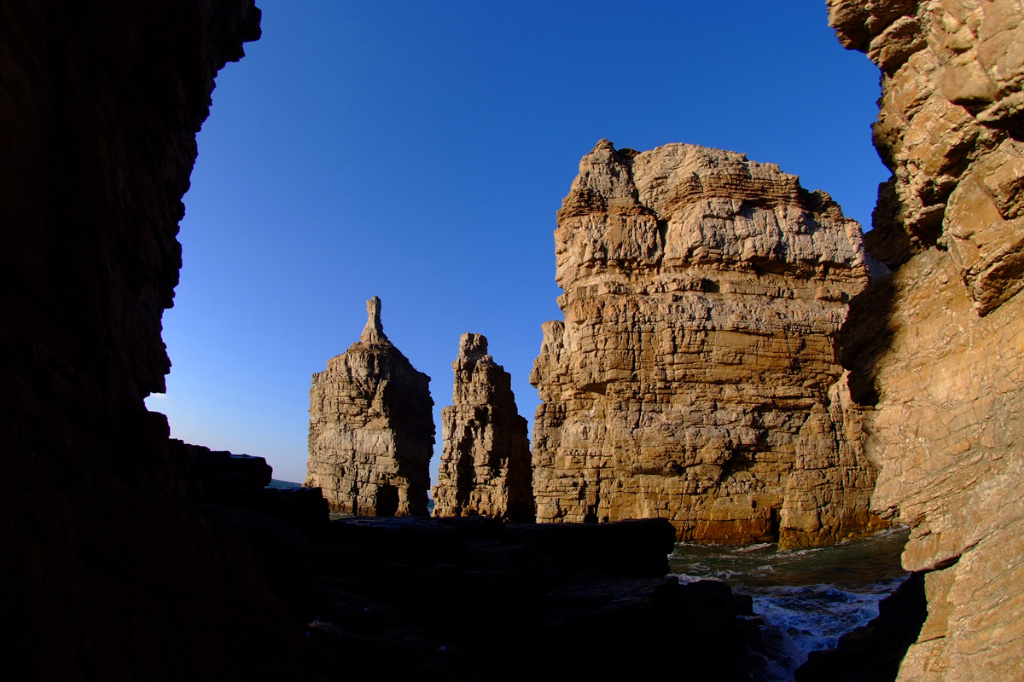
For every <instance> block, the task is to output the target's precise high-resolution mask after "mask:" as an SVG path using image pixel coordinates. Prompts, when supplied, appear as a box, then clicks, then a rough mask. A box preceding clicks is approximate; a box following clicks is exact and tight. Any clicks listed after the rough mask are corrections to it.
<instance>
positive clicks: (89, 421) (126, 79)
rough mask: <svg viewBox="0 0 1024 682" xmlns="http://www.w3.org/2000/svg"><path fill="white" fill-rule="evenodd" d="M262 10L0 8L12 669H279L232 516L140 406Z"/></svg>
mask: <svg viewBox="0 0 1024 682" xmlns="http://www.w3.org/2000/svg"><path fill="white" fill-rule="evenodd" d="M259 20H260V11H259V10H258V9H256V8H255V6H254V4H253V2H252V0H212V1H210V0H207V1H199V0H193V1H187V0H185V1H178V2H171V1H169V0H156V1H147V2H129V1H128V0H92V1H89V2H85V1H82V0H75V1H70V0H68V1H62V0H33V2H9V3H3V5H2V6H0V36H2V40H0V92H3V99H2V103H0V225H2V229H0V239H2V243H0V311H2V313H0V519H2V520H0V547H3V551H2V552H0V603H2V604H3V609H2V613H0V651H2V652H3V653H4V654H5V655H4V661H5V663H4V673H3V674H4V676H5V677H6V678H7V679H39V678H42V679H77V678H94V679H226V678H229V677H234V676H238V675H241V674H245V673H250V672H251V673H252V674H253V675H255V676H257V677H263V676H273V675H274V674H275V672H276V673H278V674H280V673H283V672H284V668H283V667H282V666H281V661H284V660H285V659H286V658H288V652H289V651H290V650H291V647H292V645H293V640H292V639H291V638H292V637H293V633H294V632H296V629H295V628H294V622H293V619H292V616H291V614H290V613H289V611H288V607H287V606H286V605H285V604H284V602H282V601H281V600H280V599H279V598H278V597H277V596H275V594H274V593H273V592H272V591H271V586H270V584H269V582H268V581H269V578H268V575H269V574H268V571H267V568H266V567H265V566H264V565H263V563H262V559H261V558H260V556H259V555H258V554H257V552H256V550H255V549H254V546H253V544H252V543H251V542H250V541H249V540H246V539H245V533H243V532H241V530H240V528H241V527H242V526H244V525H245V519H244V515H243V516H238V515H235V516H232V515H231V514H227V513H222V512H218V513H212V514H200V513H199V512H198V510H199V508H198V507H196V506H194V505H192V504H190V503H188V502H185V501H184V495H185V494H186V493H187V492H189V490H190V489H191V488H192V487H193V485H194V482H193V477H192V473H191V472H190V470H189V468H190V464H189V462H188V461H187V457H186V456H185V454H184V452H185V450H184V449H182V448H172V447H171V446H170V444H169V443H168V441H167V424H166V421H165V420H164V418H163V416H162V415H158V414H150V413H148V412H147V411H146V409H145V406H144V404H143V398H144V397H145V396H146V395H148V394H149V393H150V392H152V391H160V390H162V389H163V387H164V375H165V374H166V373H167V371H168V369H169V362H168V359H167V355H166V352H165V349H164V345H163V342H162V341H161V338H160V332H161V316H162V313H163V310H164V309H165V308H168V307H170V306H171V304H172V300H173V289H174V286H175V284H176V283H177V280H178V269H179V267H180V265H181V255H180V247H179V245H178V243H177V241H176V239H175V235H176V233H177V231H178V221H179V220H180V219H181V217H182V215H183V213H184V207H183V205H182V203H181V197H182V195H183V194H184V192H185V191H186V190H187V189H188V186H189V174H190V172H191V170H192V165H193V162H194V160H195V157H196V142H195V135H196V133H197V132H198V130H199V127H200V125H201V124H202V122H203V120H204V119H205V118H206V116H207V115H208V113H209V106H210V93H211V91H212V89H213V84H214V83H213V79H214V76H215V75H216V73H217V71H218V70H219V69H220V68H221V67H222V66H224V64H225V63H226V62H228V61H234V60H237V59H239V58H240V57H242V54H243V52H242V43H243V42H245V41H248V40H254V39H256V38H257V37H258V36H259V34H260V29H259ZM253 650H256V651H261V652H263V660H262V661H259V662H258V663H259V665H256V663H257V662H256V661H253V662H251V663H246V662H245V658H246V652H249V651H253Z"/></svg>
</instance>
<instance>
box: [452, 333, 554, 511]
mask: <svg viewBox="0 0 1024 682" xmlns="http://www.w3.org/2000/svg"><path fill="white" fill-rule="evenodd" d="M452 370H453V371H454V373H455V385H454V388H453V390H452V402H453V403H454V404H453V405H450V406H448V407H446V408H444V409H443V410H442V411H441V423H442V437H443V439H444V452H443V454H442V455H441V465H440V469H439V471H438V482H437V485H436V486H435V487H434V515H435V516H490V517H494V518H499V519H506V520H509V521H518V522H525V521H532V520H533V519H534V509H533V487H532V476H531V471H530V441H529V438H528V436H527V423H526V420H525V419H523V418H522V417H521V416H519V412H518V410H517V409H516V400H515V395H514V394H513V393H512V386H511V377H510V376H509V374H508V372H506V371H505V369H504V368H503V367H502V366H501V365H499V364H497V363H496V362H494V359H493V358H492V357H491V356H490V355H488V354H487V338H486V337H484V336H483V335H482V334H463V335H462V338H461V339H460V341H459V356H458V357H457V358H456V359H455V362H454V363H452Z"/></svg>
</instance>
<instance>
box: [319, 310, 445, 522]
mask: <svg viewBox="0 0 1024 682" xmlns="http://www.w3.org/2000/svg"><path fill="white" fill-rule="evenodd" d="M366 309H367V313H368V317H369V319H368V320H367V322H366V328H365V329H364V330H363V333H362V335H361V336H360V339H359V341H357V342H356V343H353V344H352V345H351V346H349V348H348V350H347V351H345V352H344V353H342V354H341V355H338V356H336V357H334V358H331V359H330V360H329V361H328V362H327V369H326V370H325V371H323V372H317V373H316V374H314V375H313V380H312V387H311V388H310V390H309V462H308V464H307V475H306V481H305V483H304V484H303V485H305V486H306V487H318V488H320V489H321V490H322V491H323V494H324V497H325V498H326V499H327V502H328V504H329V505H330V507H331V510H333V511H338V512H343V513H346V514H356V515H359V516H409V515H426V514H427V489H428V488H429V487H430V471H429V466H430V456H431V454H432V450H433V445H434V421H433V416H432V414H431V408H432V407H433V404H434V402H433V401H432V400H431V399H430V388H429V384H430V377H428V376H427V375H426V374H423V373H422V372H418V371H416V369H415V368H413V366H412V364H410V362H409V360H407V359H406V357H405V356H404V355H402V353H401V352H400V351H399V350H398V349H397V348H395V346H394V345H392V343H391V342H390V341H389V340H388V337H387V336H385V334H384V328H383V325H382V324H381V319H380V299H379V298H377V297H376V296H374V297H373V298H372V299H371V300H369V301H367V303H366Z"/></svg>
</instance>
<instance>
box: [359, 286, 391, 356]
mask: <svg viewBox="0 0 1024 682" xmlns="http://www.w3.org/2000/svg"><path fill="white" fill-rule="evenodd" d="M359 340H360V341H362V342H363V343H370V344H380V343H391V342H390V341H388V337H387V336H386V335H385V334H384V324H383V323H382V322H381V321H380V299H379V298H378V297H376V296H374V297H373V298H371V299H370V300H369V301H367V302H366V326H365V327H363V333H362V334H360V335H359Z"/></svg>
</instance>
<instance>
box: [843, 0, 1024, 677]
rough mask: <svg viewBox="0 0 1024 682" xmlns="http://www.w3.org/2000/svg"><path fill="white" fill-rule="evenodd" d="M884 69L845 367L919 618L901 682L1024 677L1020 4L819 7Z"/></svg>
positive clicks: (1023, 45) (876, 502)
mask: <svg viewBox="0 0 1024 682" xmlns="http://www.w3.org/2000/svg"><path fill="white" fill-rule="evenodd" d="M829 9H830V20H831V24H832V26H833V27H834V28H835V29H836V31H837V34H838V36H839V39H840V41H841V42H842V43H843V44H844V45H845V46H847V47H849V48H854V49H859V50H862V51H865V52H866V53H867V54H868V56H869V57H870V58H871V59H872V60H873V61H874V62H875V63H876V64H877V65H878V66H879V67H880V68H881V70H882V99H881V101H880V104H881V111H880V113H879V118H878V122H877V123H876V124H875V127H874V139H875V144H876V146H877V147H878V150H879V153H880V154H881V156H882V158H883V159H884V160H885V162H886V163H887V165H888V166H889V167H890V168H891V169H892V172H893V176H892V178H891V179H890V180H889V181H888V182H887V183H885V184H884V185H882V186H881V188H880V191H879V202H878V207H877V209H876V212H875V217H874V223H875V229H874V231H872V232H871V233H869V234H868V238H867V242H868V247H869V249H870V250H871V251H872V252H873V253H874V254H875V255H876V256H877V257H879V258H882V259H884V260H885V261H886V262H887V263H888V264H889V265H890V267H892V268H893V270H894V272H893V275H892V277H891V278H890V279H888V280H886V281H883V282H880V283H879V284H877V285H875V286H872V288H871V289H870V290H869V291H868V292H866V293H865V294H864V295H863V296H862V298H861V299H858V300H857V301H855V303H854V312H853V322H854V324H851V327H852V329H853V332H854V333H852V334H851V336H850V338H848V339H847V341H846V344H847V346H848V347H847V349H846V355H847V364H848V366H849V367H850V368H851V370H852V372H853V376H854V380H853V381H852V382H851V385H852V386H853V387H854V397H855V398H857V399H858V400H859V401H861V402H863V403H864V404H865V405H868V406H872V407H873V409H870V410H868V412H867V414H866V418H867V428H868V430H869V431H870V432H871V434H872V436H871V438H870V439H869V440H868V442H867V448H866V454H867V456H868V457H869V458H870V459H871V460H872V461H874V462H877V463H878V464H879V465H880V472H879V478H878V483H877V490H876V492H875V495H874V498H873V503H872V504H873V507H874V508H875V509H876V510H877V511H878V512H880V513H886V514H891V515H895V516H896V517H897V518H898V519H899V520H900V521H902V522H903V523H906V524H908V525H910V526H911V527H912V528H913V532H912V534H911V537H910V541H909V543H908V545H907V548H906V550H905V552H904V555H903V564H904V566H905V567H906V568H908V569H911V570H925V571H930V572H929V573H928V575H927V577H926V590H927V595H928V620H927V622H926V623H925V625H924V628H923V630H922V631H921V634H920V637H919V639H918V643H917V644H915V645H914V646H913V647H911V649H910V651H909V653H908V655H907V657H906V659H905V660H904V662H903V665H902V667H901V669H900V679H901V680H918V679H929V680H967V679H986V680H1010V679H1014V680H1016V679H1024V457H1022V454H1024V392H1022V390H1021V387H1022V385H1024V322H1022V320H1024V296H1021V295H1020V294H1019V292H1020V290H1021V288H1022V286H1024V278H1022V276H1021V275H1022V269H1024V248H1022V247H1024V198H1022V194H1021V190H1022V188H1024V155H1022V151H1024V4H1022V3H1021V2H1020V1H1019V0H996V1H991V0H937V1H933V2H916V1H914V0H902V1H900V0H889V1H874V2H862V1H861V2H858V1H852V0H851V1H844V0H832V1H831V2H829Z"/></svg>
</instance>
